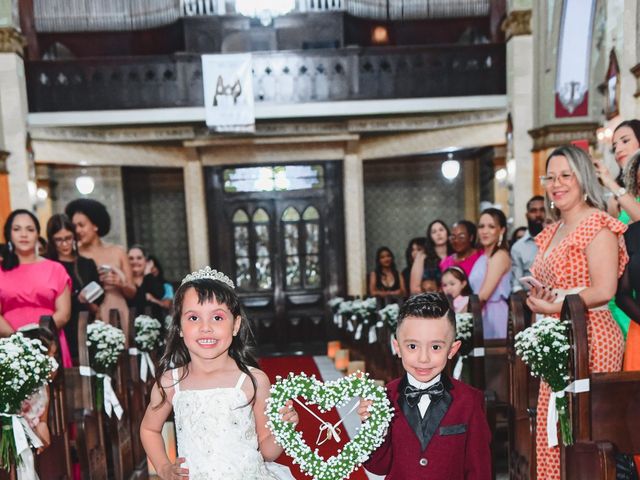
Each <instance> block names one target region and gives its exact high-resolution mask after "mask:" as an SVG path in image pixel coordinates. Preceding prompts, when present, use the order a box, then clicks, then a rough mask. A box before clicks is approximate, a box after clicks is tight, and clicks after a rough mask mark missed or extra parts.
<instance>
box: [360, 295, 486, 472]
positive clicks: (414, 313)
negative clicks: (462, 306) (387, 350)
mask: <svg viewBox="0 0 640 480" xmlns="http://www.w3.org/2000/svg"><path fill="white" fill-rule="evenodd" d="M396 337H397V340H394V347H395V349H396V351H397V352H398V355H399V356H400V357H401V359H402V366H403V367H404V369H405V370H406V374H405V375H404V376H402V377H401V378H398V379H396V380H393V381H392V382H391V383H389V384H388V385H387V395H388V396H389V399H390V400H391V403H392V405H393V407H394V409H395V415H394V418H393V420H392V422H391V426H390V427H389V432H388V433H387V436H386V439H385V441H384V443H383V444H382V445H381V446H380V447H379V448H378V449H377V450H376V451H375V452H374V453H373V454H372V456H371V458H370V459H369V460H368V461H367V462H366V463H365V465H364V466H365V468H366V469H367V470H369V471H370V472H372V473H375V474H378V475H386V478H387V479H388V480H418V479H429V480H431V479H433V480H438V479H441V480H490V479H491V478H492V475H491V452H490V449H489V443H490V441H491V432H490V431H489V426H488V424H487V420H486V417H485V413H484V396H483V394H482V392H481V391H479V390H477V389H475V388H472V387H470V386H468V385H465V384H464V383H462V382H459V381H457V380H453V379H450V378H449V377H448V376H447V375H446V373H444V371H443V370H444V368H445V366H446V364H447V360H448V359H450V358H453V356H455V354H456V352H457V351H458V349H459V348H460V341H456V340H455V337H456V323H455V314H454V313H453V311H452V310H451V309H450V308H449V303H448V302H447V299H446V297H445V296H444V295H442V294H440V293H423V294H421V295H416V296H414V297H412V298H410V299H409V300H408V301H407V302H406V303H405V304H404V305H403V306H402V308H401V309H400V314H399V316H398V326H397V329H396ZM370 404H371V401H367V400H362V401H361V402H360V406H359V409H358V413H359V415H360V417H361V418H362V420H363V421H366V419H367V418H368V415H369V414H368V411H367V408H368V406H369V405H370Z"/></svg>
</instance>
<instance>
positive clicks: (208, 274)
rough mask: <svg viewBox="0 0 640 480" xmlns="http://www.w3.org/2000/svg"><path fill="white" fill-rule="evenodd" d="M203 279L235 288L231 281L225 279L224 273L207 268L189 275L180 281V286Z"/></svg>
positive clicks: (227, 278)
mask: <svg viewBox="0 0 640 480" xmlns="http://www.w3.org/2000/svg"><path fill="white" fill-rule="evenodd" d="M203 278H209V279H211V280H217V281H218V282H222V283H224V284H225V285H228V286H229V287H231V288H236V286H235V285H234V284H233V282H232V281H231V279H230V278H229V277H227V276H226V275H225V274H224V273H222V272H219V271H217V270H214V269H212V268H211V267H209V266H206V267H204V268H201V269H200V270H198V271H197V272H193V273H190V274H189V275H187V276H186V277H184V278H183V279H182V283H180V286H182V285H184V284H185V283H187V282H193V281H194V280H201V279H203Z"/></svg>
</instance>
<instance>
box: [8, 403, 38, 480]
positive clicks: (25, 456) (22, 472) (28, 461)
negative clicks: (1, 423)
mask: <svg viewBox="0 0 640 480" xmlns="http://www.w3.org/2000/svg"><path fill="white" fill-rule="evenodd" d="M0 415H2V416H3V417H11V428H12V430H13V441H14V443H15V444H16V453H17V454H18V458H19V459H20V461H19V462H17V463H18V465H17V466H16V472H17V474H18V480H39V477H38V474H37V473H36V465H35V461H34V458H33V452H32V451H31V447H30V446H29V441H30V442H31V445H33V446H34V448H40V447H42V446H43V444H42V441H41V440H40V438H39V437H38V436H37V435H36V434H35V432H34V431H33V430H31V427H30V426H29V423H27V421H26V420H25V419H24V418H22V417H21V416H20V415H7V414H6V413H0ZM27 437H28V440H27Z"/></svg>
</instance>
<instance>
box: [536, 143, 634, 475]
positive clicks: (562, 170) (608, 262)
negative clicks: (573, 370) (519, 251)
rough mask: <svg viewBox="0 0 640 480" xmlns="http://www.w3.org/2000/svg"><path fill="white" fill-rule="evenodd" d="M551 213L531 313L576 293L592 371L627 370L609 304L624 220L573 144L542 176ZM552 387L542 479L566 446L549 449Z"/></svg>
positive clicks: (543, 425) (541, 434) (540, 447)
mask: <svg viewBox="0 0 640 480" xmlns="http://www.w3.org/2000/svg"><path fill="white" fill-rule="evenodd" d="M541 182H542V184H543V186H544V189H545V203H546V207H547V212H549V214H550V215H551V216H552V218H553V219H554V220H555V222H554V223H552V224H551V225H549V226H547V227H546V228H545V229H544V230H543V231H542V232H540V233H539V234H538V235H537V236H536V238H535V242H536V244H537V245H538V254H537V255H536V258H535V260H534V262H533V265H532V266H531V273H532V275H533V276H534V277H535V279H536V280H537V281H538V282H539V283H540V285H538V286H537V287H536V286H533V287H532V288H531V290H530V292H529V297H528V299H527V305H528V306H529V308H530V309H531V311H532V312H534V313H537V314H540V315H544V316H553V317H556V318H559V317H560V311H561V309H562V302H563V300H564V297H565V296H566V295H569V294H578V295H580V297H581V298H582V300H583V301H584V303H585V305H586V307H587V309H588V312H587V341H588V345H589V371H590V372H617V371H620V369H621V368H622V354H623V351H624V339H623V336H622V331H621V330H620V327H619V326H618V324H617V323H616V321H615V320H614V319H613V316H612V315H611V312H610V311H609V308H608V307H607V303H608V302H609V300H611V298H612V297H613V295H614V294H615V292H616V286H617V284H618V278H619V277H620V276H621V275H622V273H623V271H624V267H625V265H626V263H627V261H628V256H627V250H626V248H625V244H624V238H623V233H624V231H625V230H626V228H627V227H626V226H625V225H624V224H623V223H622V222H620V221H619V220H616V219H615V218H613V217H612V216H610V215H609V214H607V213H606V203H605V200H604V197H603V191H602V188H601V186H600V184H599V183H598V179H597V174H596V170H595V168H594V166H593V163H592V162H591V158H590V157H589V155H588V154H587V153H586V152H584V151H583V150H582V149H580V148H577V147H574V146H565V147H559V148H556V149H555V150H554V151H553V152H552V153H551V155H549V157H548V158H547V162H546V174H545V175H544V176H543V177H541ZM550 393H551V391H550V389H549V386H548V385H547V384H546V383H544V382H541V385H540V392H539V394H538V407H537V408H538V413H537V417H536V422H537V430H536V452H537V453H536V462H537V477H538V478H544V479H551V480H553V479H559V478H560V449H559V448H558V447H557V446H556V447H549V445H548V439H547V412H548V408H549V396H550Z"/></svg>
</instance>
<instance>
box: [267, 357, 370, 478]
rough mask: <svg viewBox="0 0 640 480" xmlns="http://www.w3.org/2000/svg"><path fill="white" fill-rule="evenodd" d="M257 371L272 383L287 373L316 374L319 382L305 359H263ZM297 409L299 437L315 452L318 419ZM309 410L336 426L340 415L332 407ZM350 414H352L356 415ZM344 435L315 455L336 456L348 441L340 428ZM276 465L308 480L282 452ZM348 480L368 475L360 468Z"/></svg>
mask: <svg viewBox="0 0 640 480" xmlns="http://www.w3.org/2000/svg"><path fill="white" fill-rule="evenodd" d="M259 364H260V368H261V369H262V370H263V371H264V372H265V373H266V374H267V375H268V376H269V379H270V380H271V383H274V382H275V381H276V376H278V375H279V376H281V377H286V376H287V375H288V374H289V372H293V373H295V374H298V373H303V372H304V373H306V374H307V375H308V376H311V375H315V376H316V378H317V379H319V380H322V377H321V375H320V371H319V370H318V367H317V365H316V362H315V360H314V359H313V357H308V356H300V357H298V356H296V357H265V358H261V359H260V361H259ZM294 405H295V406H296V410H297V412H298V415H299V416H300V423H299V424H298V429H301V430H302V438H304V440H305V441H306V442H307V445H309V447H311V449H312V450H315V449H316V447H315V443H316V440H317V438H318V431H319V429H320V425H319V424H318V420H317V419H316V418H314V417H313V416H311V414H309V412H307V411H306V410H304V409H303V408H302V407H301V406H300V405H298V404H297V403H296V404H294ZM309 409H310V410H312V411H313V412H314V413H316V414H317V415H318V416H319V417H320V418H322V419H326V420H327V421H329V422H331V423H336V422H338V421H339V420H340V415H339V414H338V411H337V410H336V409H335V408H332V409H331V410H330V411H328V412H325V413H320V412H319V410H318V409H317V408H316V407H315V405H309ZM351 415H355V412H354V413H352V414H351ZM341 430H342V432H343V433H344V435H341V442H340V443H336V442H334V441H330V442H325V443H324V444H322V445H321V446H320V447H317V448H318V453H319V454H320V456H321V457H323V458H329V457H331V456H332V455H336V454H337V453H338V449H339V448H342V447H343V446H344V445H345V444H346V443H347V442H349V441H350V439H349V438H348V435H347V434H346V431H345V428H344V427H342V428H341ZM277 461H278V463H281V464H283V465H287V466H288V467H290V468H291V473H292V474H293V476H294V477H296V478H297V479H300V480H309V479H310V477H309V476H308V475H305V474H303V473H302V472H301V471H300V469H299V468H298V466H297V465H293V463H292V460H291V457H289V456H287V455H285V454H284V453H283V454H282V455H280V457H279V458H278V460H277ZM349 478H350V479H351V480H367V475H366V474H365V472H364V471H363V470H362V469H358V470H356V471H355V472H353V473H352V474H351V476H350V477H349Z"/></svg>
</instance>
